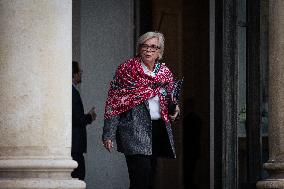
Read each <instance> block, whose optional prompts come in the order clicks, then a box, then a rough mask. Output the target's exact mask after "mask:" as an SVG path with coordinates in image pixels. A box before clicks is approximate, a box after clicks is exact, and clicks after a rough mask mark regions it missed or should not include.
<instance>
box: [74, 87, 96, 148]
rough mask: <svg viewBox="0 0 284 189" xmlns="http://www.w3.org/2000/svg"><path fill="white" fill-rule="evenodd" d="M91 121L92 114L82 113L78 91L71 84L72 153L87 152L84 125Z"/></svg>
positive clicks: (82, 108)
mask: <svg viewBox="0 0 284 189" xmlns="http://www.w3.org/2000/svg"><path fill="white" fill-rule="evenodd" d="M90 123H92V116H91V115H90V114H85V113H84V107H83V103H82V99H81V96H80V94H79V91H78V90H77V89H76V88H75V87H74V86H73V85H72V149H71V152H72V153H86V152H87V132H86V126H87V125H88V124H90Z"/></svg>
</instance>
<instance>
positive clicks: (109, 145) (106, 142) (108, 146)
mask: <svg viewBox="0 0 284 189" xmlns="http://www.w3.org/2000/svg"><path fill="white" fill-rule="evenodd" d="M103 144H104V147H105V148H106V149H107V150H108V151H109V152H111V149H112V148H113V142H112V141H111V140H110V139H108V140H104V141H103Z"/></svg>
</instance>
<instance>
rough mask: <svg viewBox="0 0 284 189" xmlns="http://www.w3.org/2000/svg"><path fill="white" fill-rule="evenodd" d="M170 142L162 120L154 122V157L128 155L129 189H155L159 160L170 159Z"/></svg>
mask: <svg viewBox="0 0 284 189" xmlns="http://www.w3.org/2000/svg"><path fill="white" fill-rule="evenodd" d="M170 149H171V148H170V142H169V138H168V134H167V131H166V127H165V124H164V122H163V121H162V120H157V121H152V155H142V154H137V155H126V156H125V157H126V163H127V168H128V174H129V180H130V187H129V189H153V188H154V183H155V175H156V172H157V158H158V157H168V156H169V155H170V154H169V153H171V150H170Z"/></svg>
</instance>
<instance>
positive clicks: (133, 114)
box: [102, 101, 176, 158]
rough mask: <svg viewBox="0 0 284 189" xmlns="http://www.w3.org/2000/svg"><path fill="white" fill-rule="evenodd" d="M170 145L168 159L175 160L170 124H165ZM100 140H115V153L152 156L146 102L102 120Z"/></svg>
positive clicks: (151, 141) (150, 125) (149, 119)
mask: <svg viewBox="0 0 284 189" xmlns="http://www.w3.org/2000/svg"><path fill="white" fill-rule="evenodd" d="M165 130H166V131H167V136H168V137H167V140H168V141H169V143H170V145H169V146H167V147H169V149H168V150H169V151H171V153H170V154H169V156H168V158H176V152H175V145H174V139H173V133H172V126H171V124H170V123H166V124H165ZM102 140H112V141H115V140H116V144H117V151H119V152H121V153H124V154H125V155H135V154H143V155H153V154H152V145H153V136H152V121H151V117H150V113H149V105H148V101H145V102H144V103H142V104H139V105H137V106H135V107H134V108H132V109H130V110H129V111H127V112H124V113H122V114H120V115H117V116H113V117H111V118H109V119H105V120H104V127H103V134H102Z"/></svg>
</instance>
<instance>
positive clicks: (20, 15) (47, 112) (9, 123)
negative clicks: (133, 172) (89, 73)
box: [0, 0, 85, 189]
mask: <svg viewBox="0 0 284 189" xmlns="http://www.w3.org/2000/svg"><path fill="white" fill-rule="evenodd" d="M71 18H72V2H71V0H60V1H59V0H0V28H1V29H0V189H4V188H5V189H19V188H21V189H47V188H48V189H55V188H56V189H59V188H60V189H61V188H64V189H79V188H80V189H81V188H85V183H84V182H82V181H79V180H77V179H72V178H71V176H70V173H71V171H72V170H73V169H74V168H75V167H76V165H77V163H76V162H75V161H73V160H72V158H71V156H70V154H71V82H72V81H71V61H72V52H71V51H72V50H71V48H72V47H71V45H72V40H71V35H72V32H71V31H72V23H71Z"/></svg>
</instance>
